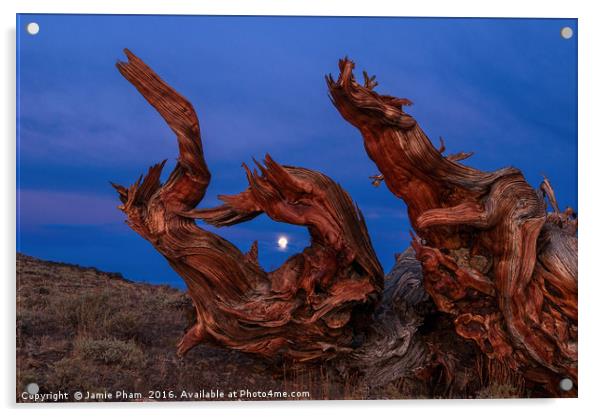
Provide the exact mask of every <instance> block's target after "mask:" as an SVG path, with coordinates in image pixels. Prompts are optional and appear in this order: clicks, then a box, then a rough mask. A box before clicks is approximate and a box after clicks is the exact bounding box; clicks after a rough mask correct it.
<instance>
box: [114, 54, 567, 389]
mask: <svg viewBox="0 0 602 417" xmlns="http://www.w3.org/2000/svg"><path fill="white" fill-rule="evenodd" d="M126 55H127V57H128V62H119V63H118V64H117V67H118V69H119V71H120V72H121V73H122V74H123V76H124V77H125V78H126V79H127V80H128V81H129V82H131V83H132V84H133V85H134V86H135V87H136V88H137V89H138V91H139V92H140V93H141V94H142V95H143V96H144V97H145V98H146V100H147V101H148V102H149V103H150V104H151V105H152V106H153V107H154V108H155V109H156V110H157V111H158V112H159V113H160V114H161V116H162V117H163V118H164V119H165V121H166V123H167V124H168V125H169V126H170V128H171V129H172V130H173V131H174V133H175V134H176V136H177V139H178V145H179V158H178V163H177V165H176V167H175V168H174V170H173V171H172V172H171V174H170V175H169V177H168V179H167V181H166V182H165V183H163V184H162V183H161V180H160V176H161V170H162V168H163V165H164V162H163V163H160V164H157V165H155V166H153V167H151V168H150V169H149V171H148V173H147V175H146V176H145V177H144V178H142V177H141V178H140V179H139V180H138V181H137V182H136V183H135V184H134V185H132V186H131V187H129V188H126V187H123V186H119V185H114V187H115V188H116V190H117V191H118V193H119V196H120V199H121V201H122V203H123V204H122V205H121V206H120V208H121V210H123V211H124V212H125V214H126V215H127V218H128V219H127V222H128V224H129V225H130V226H131V227H132V229H134V230H135V231H136V232H137V233H139V234H140V235H141V236H142V237H144V238H145V239H147V240H148V241H149V242H150V243H151V244H152V245H153V246H154V247H155V248H156V249H157V251H159V252H160V253H161V254H162V255H163V256H164V257H165V258H166V259H167V261H168V262H169V264H170V265H171V266H172V267H173V269H174V270H175V271H176V272H177V273H178V274H179V275H180V276H181V277H182V278H183V279H184V281H185V282H186V285H187V286H188V290H189V294H190V296H191V298H192V299H193V302H194V305H195V308H196V315H197V317H196V318H197V321H196V324H195V325H194V326H193V327H192V328H191V329H190V331H189V332H188V333H187V334H186V335H185V336H184V337H183V339H182V341H181V342H180V344H179V347H178V352H179V353H180V354H185V353H186V352H187V351H188V350H189V349H191V348H192V347H194V346H195V345H197V344H198V343H201V342H205V341H206V342H213V343H217V344H220V345H223V346H226V347H229V348H232V349H237V350H242V351H246V352H251V353H257V354H261V355H264V356H269V357H273V356H277V355H280V354H282V355H284V356H286V357H289V358H292V359H294V360H297V361H311V360H317V359H319V360H323V359H330V358H334V357H335V356H336V357H337V358H341V357H344V358H345V360H346V361H348V362H349V363H355V365H356V366H358V367H363V372H364V374H365V375H366V376H367V377H368V378H370V379H372V380H373V381H377V383H378V384H381V385H382V384H386V383H387V382H388V381H391V380H393V379H395V378H400V377H403V378H413V377H416V378H419V379H420V378H426V379H429V378H430V379H432V380H437V381H439V380H440V379H439V378H443V379H444V380H446V381H447V382H445V384H444V385H445V387H446V388H445V389H446V390H447V389H448V388H449V386H450V385H449V384H450V383H451V382H450V380H452V379H454V374H455V372H454V369H459V367H461V366H462V365H461V364H458V363H457V362H458V360H459V358H468V357H470V358H472V359H471V360H472V363H476V361H477V360H478V359H479V358H478V357H477V356H478V355H476V354H475V353H474V351H473V349H476V348H475V347H474V346H472V343H471V342H468V341H467V342H466V343H465V344H464V345H462V343H460V342H458V341H459V340H460V338H459V337H458V336H457V335H456V334H455V333H454V332H453V330H452V331H447V330H446V329H443V330H441V331H440V332H439V333H437V332H434V333H433V332H432V331H431V332H430V333H429V331H428V330H427V329H426V327H429V326H423V322H424V320H425V317H426V316H428V315H429V314H431V313H429V311H430V307H429V308H424V305H425V303H427V301H426V300H427V298H428V297H427V296H426V294H424V292H423V291H422V286H420V283H422V284H423V285H424V289H425V290H426V291H427V292H428V294H429V295H430V297H431V298H432V300H433V301H434V303H435V305H436V307H437V309H439V310H440V311H441V312H444V313H446V314H448V315H449V316H450V317H452V318H453V323H454V326H455V331H456V332H457V334H458V335H460V336H462V337H464V338H466V339H467V340H473V341H474V342H476V345H478V346H479V348H480V349H481V350H482V352H484V354H486V355H487V356H488V357H489V358H491V359H493V360H495V361H498V362H499V363H500V364H502V365H503V366H504V367H508V368H510V369H512V370H514V371H516V372H519V373H521V374H522V375H523V376H524V377H525V378H527V379H530V380H531V381H535V382H538V383H543V384H547V387H548V390H549V392H552V393H557V386H558V380H559V379H560V378H562V377H570V378H572V379H573V381H574V382H576V378H577V236H576V233H577V220H576V216H575V214H574V213H573V211H572V210H571V209H567V210H566V211H564V212H561V211H560V210H559V209H558V205H557V203H556V198H555V196H554V192H553V190H552V187H551V185H550V183H549V181H548V180H547V179H545V180H544V182H543V183H542V185H541V187H540V190H534V189H533V188H532V187H531V186H529V184H528V183H527V182H526V181H525V179H524V177H523V175H522V174H521V172H520V171H519V170H517V169H515V168H504V169H501V170H498V171H495V172H483V171H479V170H477V169H473V168H470V167H468V166H465V165H463V164H460V163H459V162H458V161H461V160H463V159H466V158H468V157H469V156H470V155H471V153H464V152H463V153H459V154H455V155H450V156H443V152H444V151H445V144H444V143H443V140H442V139H441V144H440V146H439V148H438V149H437V148H435V147H434V146H433V145H432V143H431V142H430V140H429V139H428V137H427V136H426V135H425V133H424V132H423V131H422V130H421V129H420V126H419V125H418V124H417V122H416V121H415V120H414V118H413V117H412V116H410V115H409V114H407V113H406V112H404V111H403V106H407V105H411V104H412V103H411V101H410V100H408V99H403V98H396V97H392V96H387V95H379V94H377V93H376V92H375V91H374V87H375V86H376V85H377V83H376V81H375V78H374V77H368V75H367V74H366V73H364V79H365V80H364V85H360V84H359V83H357V82H356V81H355V79H354V76H353V67H354V65H353V63H352V62H351V61H349V60H347V59H344V60H342V61H340V71H341V73H340V76H339V78H338V80H336V81H335V80H334V79H333V78H332V77H330V76H329V77H327V83H328V87H329V91H330V94H331V98H332V100H333V103H334V104H335V106H336V108H337V109H338V110H339V112H340V113H341V115H342V116H343V117H344V118H345V119H346V120H347V121H349V122H350V123H351V124H353V125H354V126H356V127H357V128H358V129H359V130H360V132H361V133H362V135H363V138H364V145H365V148H366V151H367V153H368V155H369V157H370V158H371V159H372V160H373V161H374V162H375V163H376V165H377V166H378V168H379V170H380V172H381V173H382V174H377V175H375V176H373V177H371V178H372V180H373V183H374V184H375V185H378V184H380V183H381V181H384V182H385V183H386V185H387V187H388V188H389V190H390V191H391V192H393V193H394V194H395V195H396V196H398V197H399V198H402V199H403V200H404V201H405V202H406V204H407V206H408V214H409V218H410V221H411V224H412V227H413V228H414V230H415V231H416V233H417V236H415V238H414V240H413V243H412V246H413V247H414V249H415V252H416V257H417V258H418V260H419V261H420V262H421V265H422V274H423V278H421V277H420V272H419V271H418V269H419V266H418V265H417V264H416V262H415V261H413V262H412V256H413V255H412V254H411V253H409V252H407V253H405V254H404V255H403V256H401V257H400V258H399V259H398V263H399V265H398V266H399V267H401V266H403V265H405V266H403V268H406V269H404V270H403V271H401V272H400V271H398V272H397V273H396V278H395V279H390V280H388V281H387V286H386V288H385V286H384V280H383V271H382V268H381V266H380V264H379V262H378V260H377V258H376V256H375V253H374V250H373V248H372V244H371V242H370V238H369V235H368V232H367V229H366V226H365V223H364V220H363V217H362V215H361V212H360V210H359V209H358V208H357V207H356V206H355V204H354V203H353V202H352V200H351V198H350V197H349V195H348V194H347V193H346V192H345V191H344V190H343V189H342V188H341V187H340V186H339V185H338V184H336V183H334V182H333V181H332V180H331V179H330V178H328V177H327V176H325V175H323V174H321V173H318V172H316V171H312V170H309V169H305V168H298V167H291V166H284V165H280V164H278V163H277V162H275V161H274V160H272V158H270V156H269V155H267V156H266V158H265V160H264V162H263V164H261V163H258V162H256V165H257V168H256V169H254V170H251V169H249V168H248V167H247V166H246V165H243V166H244V169H245V172H246V175H247V179H248V182H249V187H248V188H247V189H246V190H244V191H242V192H241V193H239V194H236V195H231V196H221V197H220V199H221V200H222V202H223V204H222V205H221V206H219V207H215V208H205V209H197V208H196V206H197V205H198V204H199V203H200V202H201V200H202V199H203V196H204V195H205V190H206V189H207V186H208V185H209V181H210V172H209V169H208V167H207V165H206V163H205V160H204V156H203V150H202V143H201V138H200V128H199V123H198V118H197V115H196V113H195V111H194V109H193V107H192V105H191V104H190V103H189V102H188V101H187V100H186V99H185V98H183V97H182V96H180V95H179V94H178V93H177V92H175V91H174V90H173V89H172V88H171V87H169V86H168V85H167V84H166V83H165V82H164V81H163V80H161V79H160V78H159V77H158V76H157V75H156V74H155V73H154V72H153V71H152V70H151V69H150V68H149V67H148V66H146V65H145V64H144V63H143V62H142V61H141V60H140V59H139V58H137V57H136V56H134V55H133V54H132V53H131V52H129V51H127V50H126ZM545 196H547V198H548V201H549V202H550V205H551V206H552V209H553V211H552V212H551V213H546V203H545V200H544V197H545ZM264 213H265V214H266V215H267V216H269V217H270V218H271V219H273V220H275V221H279V222H285V223H291V224H296V225H303V226H306V227H307V229H308V231H309V234H310V237H311V245H310V246H309V247H307V248H305V249H304V250H303V251H302V252H301V253H299V254H296V255H294V256H292V257H290V258H289V259H288V260H287V261H286V262H285V263H284V264H283V265H282V266H281V267H279V268H278V269H276V270H274V271H271V272H266V271H264V270H263V269H262V268H261V266H260V265H259V263H258V261H257V251H258V248H257V244H256V243H255V244H253V245H252V247H251V249H250V250H249V252H248V253H246V254H244V253H242V252H241V251H239V250H238V249H237V248H236V247H235V246H234V245H232V244H231V243H230V242H228V241H226V240H225V239H223V238H221V237H220V236H218V235H216V234H214V233H211V232H209V231H207V230H204V229H202V228H200V227H199V226H198V225H197V223H196V220H203V221H205V222H207V223H209V224H212V225H214V226H217V227H225V226H231V225H235V224H237V223H241V222H245V221H249V220H251V219H253V218H255V217H256V216H258V215H261V214H264ZM396 268H398V267H396ZM428 303H430V301H429V302H428ZM443 321H445V320H442V322H443ZM447 321H449V319H447ZM430 327H433V326H430ZM434 327H437V326H434ZM442 327H443V328H445V327H446V326H445V325H443V326H442ZM450 334H451V335H452V336H453V337H451V336H450ZM454 338H455V339H454ZM468 345H470V346H468ZM454 349H455V352H454ZM471 352H472V353H471ZM341 353H343V354H344V355H340V354H341ZM454 358H455V359H454ZM454 363H456V364H455V365H454ZM464 366H465V367H466V366H468V365H464ZM437 369H439V371H436V370H437ZM504 369H506V368H504ZM437 372H439V376H438V377H437V376H434V375H436V374H437ZM456 373H457V372H456ZM462 374H463V375H464V382H461V383H460V382H458V381H456V387H460V389H463V388H462V387H463V386H465V385H466V383H467V382H466V380H467V379H468V378H467V375H469V371H466V372H464V371H463V372H462Z"/></svg>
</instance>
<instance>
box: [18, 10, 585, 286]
mask: <svg viewBox="0 0 602 417" xmlns="http://www.w3.org/2000/svg"><path fill="white" fill-rule="evenodd" d="M32 21H35V22H38V23H39V25H40V32H39V33H38V34H37V35H36V36H31V35H28V34H27V33H26V32H25V26H26V25H27V23H29V22H32ZM564 26H570V27H571V28H572V29H573V30H574V33H575V36H574V37H573V38H572V39H569V40H565V39H563V38H562V37H561V36H560V30H561V28H562V27H564ZM576 34H577V21H576V20H575V19H566V20H558V19H442V18H433V19H427V18H314V17H203V16H110V15H107V16H95V15H20V16H18V18H17V43H18V46H17V55H18V57H17V62H18V64H17V65H18V89H17V94H18V97H17V100H18V101H17V103H18V109H17V110H18V144H17V150H18V155H17V158H18V176H17V178H18V184H17V188H18V205H19V207H18V229H17V233H18V250H19V251H21V252H24V253H26V254H29V255H33V256H37V257H40V258H44V259H50V260H57V261H64V262H74V263H78V264H82V265H89V266H96V267H98V268H100V269H103V270H108V271H119V272H122V273H123V274H124V275H125V276H126V277H128V278H131V279H136V280H144V281H149V282H155V283H159V282H161V283H169V284H171V285H175V286H181V285H182V284H181V281H180V279H179V278H178V277H177V275H176V274H175V273H174V272H172V271H171V269H170V268H169V266H168V265H167V263H166V261H165V260H164V259H163V258H162V257H161V255H159V254H158V253H157V252H155V251H154V249H153V248H152V247H151V245H150V244H149V243H147V242H146V241H144V240H143V239H142V238H140V237H139V236H138V235H137V234H136V233H135V232H133V231H132V230H130V229H129V228H128V227H127V226H126V225H125V224H124V216H123V214H122V213H121V212H119V211H118V210H117V209H116V206H117V204H118V200H117V197H116V194H115V193H114V191H113V189H112V188H111V187H110V185H109V183H108V181H109V180H112V181H115V182H117V183H120V184H124V185H129V184H131V183H132V182H133V181H134V180H135V179H136V178H137V177H138V175H140V174H141V173H142V172H144V171H145V170H146V168H147V167H148V166H149V165H151V164H153V163H155V162H158V161H161V160H163V159H164V158H169V163H170V165H169V167H168V168H171V167H173V162H174V158H175V157H176V153H177V147H176V142H175V138H174V136H173V134H172V133H171V131H170V130H169V129H168V128H167V127H166V125H165V124H164V122H163V120H162V119H161V118H160V116H159V115H158V114H157V113H156V112H155V111H154V109H152V108H151V107H150V106H149V105H148V104H147V103H146V102H145V101H144V99H143V98H142V97H141V96H140V95H139V94H138V92H137V91H136V90H135V89H134V88H133V87H131V86H130V85H129V84H128V83H127V82H126V81H125V80H124V79H123V78H122V77H121V75H120V74H119V73H118V71H117V70H116V68H115V67H114V63H115V61H116V60H117V59H123V54H122V49H123V48H125V47H127V48H129V49H131V50H132V51H133V52H134V53H136V54H137V55H138V56H140V57H141V58H142V59H144V60H145V61H146V62H147V63H148V64H149V65H150V66H151V67H152V68H153V69H154V70H155V71H156V72H158V73H159V74H160V75H161V77H163V78H164V79H165V80H166V81H167V82H168V83H170V84H171V85H172V86H174V88H176V90H178V91H179V92H180V93H182V94H183V95H184V96H186V97H187V98H188V99H189V100H190V101H191V102H192V103H193V105H194V106H195V107H196V110H197V113H198V114H199V118H200V123H201V129H202V134H203V145H204V148H205V155H206V159H207V163H208V164H209V167H210V169H211V171H212V174H213V177H212V183H211V185H210V187H209V190H208V194H207V196H206V198H205V200H204V201H203V202H201V204H200V206H201V207H209V206H213V205H215V204H217V199H216V196H217V194H228V193H236V192H238V191H240V190H242V189H244V188H245V187H246V181H245V176H244V173H243V171H242V169H241V167H240V164H241V162H250V161H251V158H252V157H256V158H261V157H263V156H264V154H265V153H266V152H269V153H270V154H271V155H272V156H273V157H274V158H275V159H276V160H277V161H279V162H281V163H285V164H289V165H299V166H304V167H308V168H312V169H317V170H319V171H322V172H324V173H326V174H327V175H329V176H330V177H332V178H333V179H335V180H336V181H338V182H340V183H341V184H342V185H343V187H344V188H345V189H346V190H347V191H348V192H349V193H350V194H351V196H352V197H353V199H354V200H355V201H356V202H357V203H358V205H359V206H360V208H361V209H362V211H363V212H364V214H365V217H366V221H367V224H368V229H369V231H370V235H371V237H372V242H373V244H374V247H375V249H376V252H377V254H378V256H379V258H380V260H381V262H382V264H383V266H384V268H385V270H389V269H390V267H391V266H392V264H393V255H394V253H395V252H399V251H402V250H403V249H405V248H406V247H407V245H408V242H409V225H408V221H407V217H406V214H405V206H404V204H403V202H402V201H401V200H398V199H396V198H395V197H393V195H392V194H391V193H389V192H388V190H387V189H386V188H385V187H384V186H382V187H380V188H374V187H373V186H372V185H371V184H370V181H369V179H368V176H370V175H372V174H375V173H377V169H376V167H375V166H374V164H373V163H372V162H371V161H370V160H369V159H368V157H367V156H366V154H365V151H364V149H363V144H362V140H361V137H360V134H359V132H358V131H357V130H356V129H355V128H353V127H352V126H351V125H349V124H347V123H346V122H345V121H344V120H343V119H342V118H341V117H340V116H339V114H338V113H337V111H336V110H335V109H334V107H333V106H332V104H331V103H330V101H329V100H328V97H327V94H326V91H327V89H326V86H325V82H324V78H323V77H324V74H326V73H328V72H332V73H336V72H337V60H338V58H339V57H342V56H344V55H348V56H349V57H351V58H352V59H353V60H355V62H356V64H357V69H356V70H357V71H358V73H359V72H360V71H361V70H362V69H366V70H367V71H368V72H369V73H370V74H375V75H376V76H377V79H378V81H379V82H380V85H379V86H378V87H377V89H378V91H379V92H381V93H388V94H392V95H396V96H402V97H408V98H410V99H412V100H413V101H414V103H415V105H414V106H413V107H410V108H409V109H408V112H409V113H411V114H412V115H413V116H415V117H416V119H417V120H418V121H419V122H420V123H421V124H422V126H423V128H424V130H425V131H426V132H427V134H429V136H430V137H431V139H432V140H433V141H434V142H435V143H437V144H438V137H439V136H443V137H444V138H445V141H446V145H447V149H448V152H450V153H453V152H458V151H474V152H475V155H474V156H473V157H472V158H470V159H469V160H468V162H467V163H468V164H470V165H472V166H475V167H477V168H480V169H484V170H492V169H497V168H500V167H503V166H507V165H512V166H515V167H518V168H520V169H521V170H522V171H523V172H524V174H525V176H526V177H527V179H528V181H529V182H530V183H531V184H532V185H534V186H538V185H539V183H540V181H541V179H542V174H545V175H546V176H548V178H549V179H550V181H551V182H552V184H553V186H554V187H555V190H556V194H557V198H558V201H559V203H560V205H561V206H562V207H563V208H564V207H565V206H567V205H570V206H572V207H574V208H576V206H577V39H576ZM166 172H169V169H166ZM219 233H220V234H222V235H223V236H224V237H226V238H227V239H229V240H230V241H232V242H233V243H235V244H236V245H237V246H239V247H240V248H241V249H242V250H244V251H246V250H247V248H248V247H249V246H250V244H251V242H252V241H253V240H255V239H258V240H259V253H260V261H261V263H262V265H263V266H264V267H265V268H268V269H269V268H273V267H276V266H277V265H279V264H280V263H282V261H284V260H285V259H286V258H287V257H288V256H290V255H291V254H292V253H294V252H297V251H299V250H301V249H302V248H303V247H304V246H305V245H306V244H307V243H308V236H307V232H306V231H305V229H304V228H300V227H295V226H290V225H285V224H280V223H275V222H272V221H270V220H269V219H268V218H266V217H265V216H261V217H260V218H257V219H256V220H254V221H253V222H250V223H245V224H242V225H238V226H234V227H232V228H229V229H220V230H219ZM282 234H284V235H286V236H288V239H289V242H290V244H289V247H288V249H287V250H286V251H279V250H278V249H277V244H276V241H277V239H278V237H279V236H280V235H282Z"/></svg>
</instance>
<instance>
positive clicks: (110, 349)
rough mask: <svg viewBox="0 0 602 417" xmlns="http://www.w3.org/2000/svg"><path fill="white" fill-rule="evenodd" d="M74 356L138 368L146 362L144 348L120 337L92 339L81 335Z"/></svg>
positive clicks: (76, 343) (75, 345)
mask: <svg viewBox="0 0 602 417" xmlns="http://www.w3.org/2000/svg"><path fill="white" fill-rule="evenodd" d="M73 356H74V357H76V358H80V359H87V360H92V361H96V362H99V363H104V364H106V365H121V366H124V367H130V368H138V367H141V366H142V364H143V362H144V354H143V353H142V350H140V348H139V347H138V346H137V345H136V343H135V342H133V341H123V340H119V339H112V338H111V339H91V338H88V337H80V338H78V339H77V340H76V341H75V344H74V349H73Z"/></svg>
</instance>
